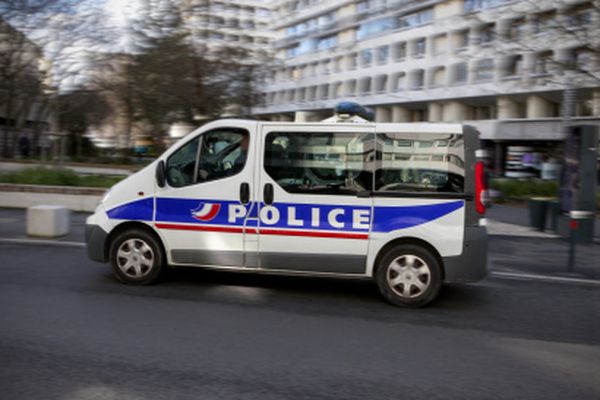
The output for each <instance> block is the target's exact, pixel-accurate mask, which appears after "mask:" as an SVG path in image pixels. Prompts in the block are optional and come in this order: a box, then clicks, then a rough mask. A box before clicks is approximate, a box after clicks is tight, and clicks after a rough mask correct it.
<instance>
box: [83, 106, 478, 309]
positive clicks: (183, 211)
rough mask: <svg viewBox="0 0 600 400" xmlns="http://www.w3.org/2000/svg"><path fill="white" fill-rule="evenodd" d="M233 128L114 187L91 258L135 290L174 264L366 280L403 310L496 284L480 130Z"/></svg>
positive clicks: (220, 126) (351, 123)
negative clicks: (452, 287)
mask: <svg viewBox="0 0 600 400" xmlns="http://www.w3.org/2000/svg"><path fill="white" fill-rule="evenodd" d="M338 111H339V112H338V114H336V116H335V117H332V118H330V119H328V120H325V121H323V122H319V123H293V122H261V121H255V120H242V119H223V120H218V121H214V122H211V123H208V124H206V125H204V126H202V127H201V128H199V129H198V130H196V131H194V132H192V133H191V134H189V135H188V136H186V137H185V138H183V139H181V140H180V141H179V142H177V143H176V144H175V145H173V146H172V147H171V148H170V149H168V150H167V151H166V152H165V153H164V154H163V155H161V156H160V157H159V158H158V159H157V160H156V161H154V162H153V163H152V164H150V165H149V166H147V167H146V168H144V169H142V170H141V171H139V172H138V173H136V174H134V175H132V176H130V177H128V178H127V179H125V180H123V181H122V182H120V183H118V184H116V185H115V186H114V187H112V188H111V189H110V190H109V191H108V192H107V194H106V195H105V196H104V198H103V199H102V201H101V203H100V204H99V206H98V208H97V209H96V211H95V213H94V214H93V215H91V216H90V217H89V218H88V220H87V224H86V242H87V250H88V255H89V257H90V258H91V259H92V260H95V261H99V262H107V261H108V262H110V263H111V264H112V268H113V270H114V274H115V275H116V277H117V278H118V279H119V280H120V281H122V282H125V283H129V284H136V285H144V284H150V283H152V282H154V281H155V280H156V279H157V278H158V277H159V275H160V274H161V272H162V271H163V270H164V269H165V268H167V267H185V266H193V267H209V268H219V269H227V270H237V271H254V272H263V273H265V272H266V273H279V274H302V275H315V276H338V277H362V278H372V279H374V280H375V281H376V283H377V285H378V287H379V289H380V291H381V293H382V294H383V296H384V297H385V298H386V299H387V300H388V301H389V302H391V303H393V304H396V305H401V306H413V307H416V306H422V305H425V304H427V303H429V302H431V301H432V300H433V299H434V298H435V297H436V296H437V294H438V292H439V290H440V287H441V285H442V284H443V283H444V282H475V281H478V280H481V279H482V278H484V277H485V276H486V263H487V233H486V228H485V223H484V221H485V220H484V219H483V216H484V212H485V197H486V188H485V179H484V170H483V164H482V163H481V162H480V161H477V160H476V155H475V153H476V150H477V149H478V147H479V137H478V136H479V135H478V132H477V131H476V130H475V129H474V128H472V127H469V126H463V125H460V124H438V123H435V124H433V123H404V124H402V123H398V124H396V123H372V122H368V121H367V120H364V119H362V118H361V117H360V116H358V115H354V114H352V113H347V114H345V113H344V112H343V110H342V111H340V110H338Z"/></svg>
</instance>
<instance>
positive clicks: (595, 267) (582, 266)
mask: <svg viewBox="0 0 600 400" xmlns="http://www.w3.org/2000/svg"><path fill="white" fill-rule="evenodd" d="M488 234H489V257H490V260H491V263H492V271H501V272H510V273H522V274H539V275H551V276H561V277H574V278H584V279H598V280H600V261H599V260H600V244H598V243H596V244H593V245H591V246H577V247H576V257H575V268H574V271H573V273H571V274H569V273H567V262H568V254H569V253H568V252H569V243H568V242H567V241H566V240H564V239H562V238H560V237H559V236H557V235H554V234H551V233H545V232H537V231H534V230H532V229H530V228H528V227H525V226H523V225H516V224H509V223H505V222H498V221H495V220H493V219H488Z"/></svg>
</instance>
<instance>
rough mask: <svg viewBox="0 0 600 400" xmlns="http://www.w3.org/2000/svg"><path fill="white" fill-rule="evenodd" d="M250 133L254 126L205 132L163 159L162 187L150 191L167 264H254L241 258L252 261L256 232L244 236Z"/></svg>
mask: <svg viewBox="0 0 600 400" xmlns="http://www.w3.org/2000/svg"><path fill="white" fill-rule="evenodd" d="M255 130H256V122H242V123H237V122H236V126H235V127H222V128H215V129H211V130H208V131H206V132H203V133H202V134H200V135H198V136H196V137H194V138H191V139H190V140H189V141H188V142H187V143H185V144H183V145H182V146H180V147H179V148H178V149H177V150H175V151H174V152H172V153H171V154H170V155H169V156H168V157H167V158H166V159H165V170H166V185H165V187H163V188H157V191H156V212H155V217H154V223H155V226H156V228H157V229H158V231H159V232H160V234H161V236H162V238H163V240H164V243H165V246H166V250H167V252H168V258H169V261H170V262H171V263H173V264H179V265H202V266H225V267H245V266H247V265H249V264H253V265H255V264H256V262H250V263H248V262H247V260H246V259H247V257H246V254H248V255H249V257H252V256H254V259H256V250H257V249H256V241H257V238H256V229H255V228H253V230H252V232H247V231H246V223H247V221H249V220H250V219H251V217H252V215H253V210H252V208H253V207H254V204H255V201H254V199H253V198H252V197H251V196H252V193H251V191H250V188H251V185H252V183H253V180H252V178H253V173H254V170H253V166H254V163H255V161H254V157H255V154H254V153H255V152H254V151H252V149H253V148H254V147H255V143H254V142H255V141H256V140H254V137H255V136H254V135H253V133H254V132H255ZM254 213H255V212H254ZM248 246H250V247H251V248H249V247H248Z"/></svg>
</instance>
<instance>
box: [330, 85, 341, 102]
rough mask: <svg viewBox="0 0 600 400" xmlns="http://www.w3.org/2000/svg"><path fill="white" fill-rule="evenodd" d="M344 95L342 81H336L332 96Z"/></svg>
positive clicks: (335, 97)
mask: <svg viewBox="0 0 600 400" xmlns="http://www.w3.org/2000/svg"><path fill="white" fill-rule="evenodd" d="M341 95H342V82H336V83H334V84H333V89H332V94H331V97H332V98H334V99H337V98H338V97H340V96H341Z"/></svg>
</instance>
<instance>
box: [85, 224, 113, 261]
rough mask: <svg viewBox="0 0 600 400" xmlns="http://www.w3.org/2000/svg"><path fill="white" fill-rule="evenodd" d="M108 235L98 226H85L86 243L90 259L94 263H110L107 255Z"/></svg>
mask: <svg viewBox="0 0 600 400" xmlns="http://www.w3.org/2000/svg"><path fill="white" fill-rule="evenodd" d="M107 237H108V233H106V232H105V231H104V229H102V228H101V227H100V226H98V225H92V224H86V225H85V243H86V245H87V253H88V257H89V258H90V259H91V260H93V261H98V262H101V263H105V262H107V261H108V257H107V254H106V238H107Z"/></svg>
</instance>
